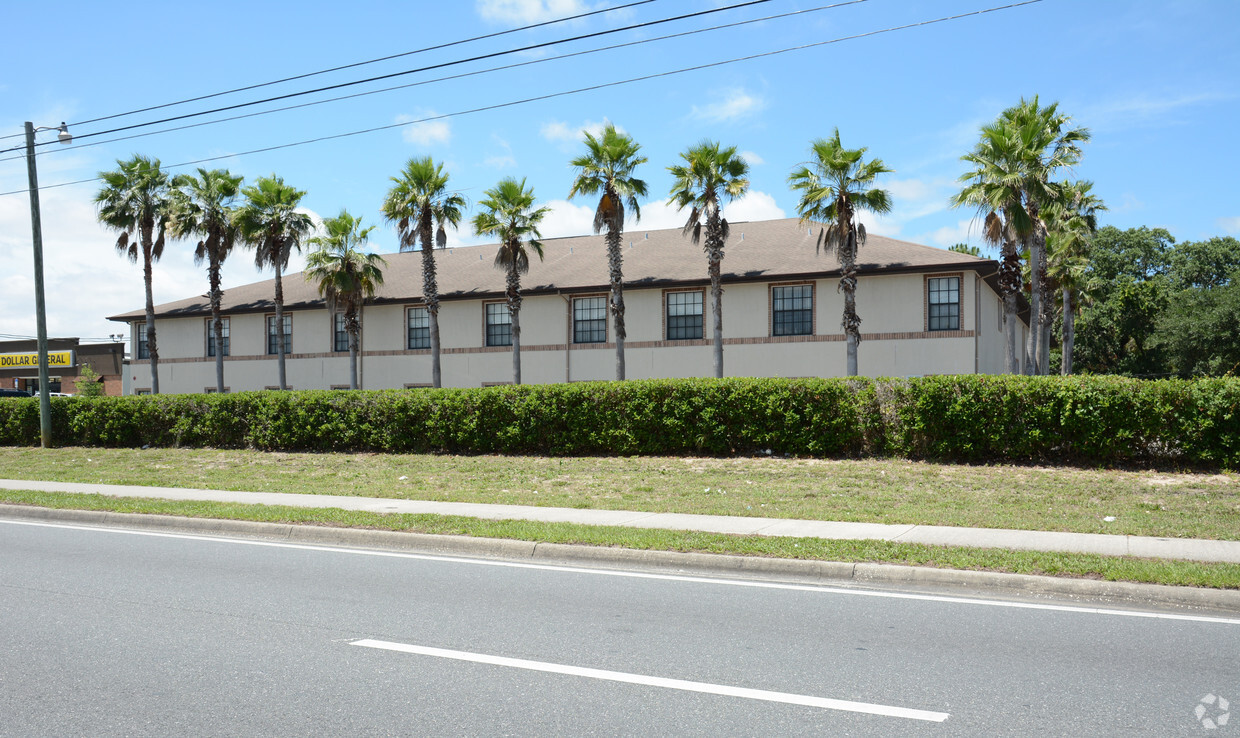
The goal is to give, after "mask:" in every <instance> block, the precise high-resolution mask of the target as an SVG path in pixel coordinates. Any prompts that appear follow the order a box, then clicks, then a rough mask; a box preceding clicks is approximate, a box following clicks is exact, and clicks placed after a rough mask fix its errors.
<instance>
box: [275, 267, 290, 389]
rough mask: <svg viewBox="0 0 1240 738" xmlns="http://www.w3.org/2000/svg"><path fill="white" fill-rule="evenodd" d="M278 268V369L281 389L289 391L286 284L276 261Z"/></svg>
mask: <svg viewBox="0 0 1240 738" xmlns="http://www.w3.org/2000/svg"><path fill="white" fill-rule="evenodd" d="M275 267H276V367H277V373H278V374H279V375H280V389H281V390H286V389H288V378H287V376H286V374H285V372H284V283H283V281H282V280H281V278H280V260H279V259H276V260H275Z"/></svg>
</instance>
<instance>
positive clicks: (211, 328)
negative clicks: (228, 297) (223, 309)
mask: <svg viewBox="0 0 1240 738" xmlns="http://www.w3.org/2000/svg"><path fill="white" fill-rule="evenodd" d="M220 333H221V334H222V335H223V338H224V352H223V355H224V356H228V344H229V338H228V318H220ZM207 356H215V325H214V321H212V320H211V319H210V318H207Z"/></svg>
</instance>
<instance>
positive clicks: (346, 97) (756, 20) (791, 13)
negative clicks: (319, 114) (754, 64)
mask: <svg viewBox="0 0 1240 738" xmlns="http://www.w3.org/2000/svg"><path fill="white" fill-rule="evenodd" d="M863 2H868V0H847V1H846V2H841V3H834V4H832V5H820V6H818V7H816V8H807V9H805V10H793V11H789V12H787V13H778V14H775V15H768V16H764V17H761V18H750V19H747V20H743V21H736V22H734V23H724V24H720V25H717V26H709V27H707V28H697V29H694V30H692V31H683V32H681V33H672V34H668V35H666V36H656V37H653V38H646V39H639V40H637V41H627V42H625V43H622V44H612V45H611V46H601V47H598V48H595V49H587V50H585V51H574V52H572V53H569V54H560V55H558V56H549V57H545V58H542V59H532V60H530V61H524V62H518V63H516V64H505V65H503V66H499V67H490V68H487V69H478V70H474V71H472V72H462V73H461V74H453V75H448V76H446V77H436V78H435V79H427V80H419V81H417V82H410V83H408V84H403V85H396V86H394V87H384V88H381V89H378V90H367V91H366V92H356V93H353V94H351V95H340V96H338V97H329V98H326V99H323V100H314V101H312V102H307V103H300V104H298V105H286V106H284V107H280V108H271V109H269V110H261V111H258V112H256V113H245V114H243V115H232V116H229V117H227V118H217V119H215V120H209V121H203V122H201V123H190V124H187V125H183V126H175V127H173V128H163V129H160V130H158V131H148V132H146V133H136V134H133V135H131V136H118V137H116V138H108V139H104V140H102V141H92V142H90V143H85V144H81V145H79V146H74V147H73V148H70V149H63V148H54V149H50V150H48V151H45V152H43V155H44V156H47V155H48V154H53V153H63V152H66V151H76V150H78V149H84V148H88V147H91V146H102V145H104V144H109V143H116V142H117V141H129V140H132V139H135V138H145V137H146V136H156V135H159V134H161V133H172V132H175V131H184V130H188V129H191V128H201V127H203V126H210V125H215V124H217V123H227V122H231V121H234V120H244V119H246V118H256V117H259V116H263V115H271V114H272V113H282V112H287V111H289V110H297V109H300V108H308V107H313V106H315V105H324V104H326V103H330V102H339V101H341V100H351V99H353V98H357V97H366V96H368V95H378V94H381V93H384V92H393V91H395V90H404V89H408V88H410V87H419V86H422V85H428V84H433V83H436V82H445V81H449V80H454V79H463V78H465V77H473V76H477V75H480V74H487V73H490V72H498V71H504V70H508V69H516V68H518V67H525V66H530V65H533V64H543V63H546V62H552V61H559V60H561V59H569V58H572V57H577V56H585V55H588V54H597V53H599V52H603V51H614V50H615V49H622V48H626V47H629V46H640V45H642V44H649V43H655V42H657V41H666V40H669V39H673V38H681V37H684V36H692V35H696V34H699V33H707V32H711V31H718V30H722V29H725V28H735V27H738V26H744V25H751V24H754V23H761V22H764V21H770V20H779V19H782V18H788V17H791V16H797V15H804V14H806V13H816V12H819V11H823V10H833V9H835V8H839V7H843V6H846V5H856V4H858V3H863ZM25 158H26V156H25V155H24V154H19V155H17V156H10V157H5V158H0V162H6V161H15V160H17V159H25Z"/></svg>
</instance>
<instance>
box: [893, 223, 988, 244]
mask: <svg viewBox="0 0 1240 738" xmlns="http://www.w3.org/2000/svg"><path fill="white" fill-rule="evenodd" d="M884 235H885V234H884ZM912 240H913V241H915V242H917V243H927V244H930V245H932V246H941V247H943V248H946V247H948V246H955V245H956V244H958V243H970V242H972V244H973V245H975V246H978V247H980V248H982V249H985V248H986V246H985V244H983V243H981V241H982V224H981V222H980V221H979V220H976V219H974V218H969V219H968V220H958V221H956V224H955V225H952V226H943V227H942V228H937V229H935V230H933V231H931V232H929V233H927V234H924V235H921V236H918V237H917V238H914V239H912Z"/></svg>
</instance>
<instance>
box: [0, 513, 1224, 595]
mask: <svg viewBox="0 0 1240 738" xmlns="http://www.w3.org/2000/svg"><path fill="white" fill-rule="evenodd" d="M0 502H5V503H9V504H18V505H33V506H38V507H45V508H53V509H66V510H99V511H106V512H119V513H139V514H146V515H181V516H186V517H196V518H211V519H221V520H245V521H253V522H261V523H286V524H297V525H322V526H333V527H340V528H368V529H375V530H392V531H407V532H411V533H434V534H440V535H460V536H476V537H480V538H507V539H513V540H519V541H536V542H545V543H569V544H578V545H588V546H613V547H620V548H630V549H639V550H651V551H680V552H693V553H713V554H732V555H737V556H764V557H772V558H787V559H810V560H822V561H841V562H848V563H863V562H867V563H879V564H902V565H906V566H928V567H936V568H941V569H966V570H975V571H994V572H1009V573H1014V574H1036V575H1049V576H1060V577H1079V578H1090V579H1101V580H1106V581H1113V582H1139V583H1146V584H1169V585H1179V586H1190V587H1213V588H1219V589H1240V564H1222V563H1202V562H1192V561H1168V560H1162V559H1142V558H1136V557H1127V556H1124V557H1119V556H1099V555H1095V554H1079V553H1060V552H1046V551H1010V550H1006V549H987V548H968V547H963V546H929V545H923V544H912V543H893V542H889V541H852V540H847V541H845V540H827V539H820V538H770V537H764V536H737V535H728V534H722V533H702V532H693V531H667V530H648V529H641V528H621V527H612V526H592V525H579V524H573V523H539V522H533V521H524V520H481V519H478V518H468V517H459V516H448V515H409V514H396V513H370V512H359V511H352V510H340V509H334V508H295V507H284V506H275V505H242V504H233V503H219V502H184V501H175V500H154V499H146V498H133V497H109V496H105V495H87V494H71V493H62V492H30V491H19V490H0Z"/></svg>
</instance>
